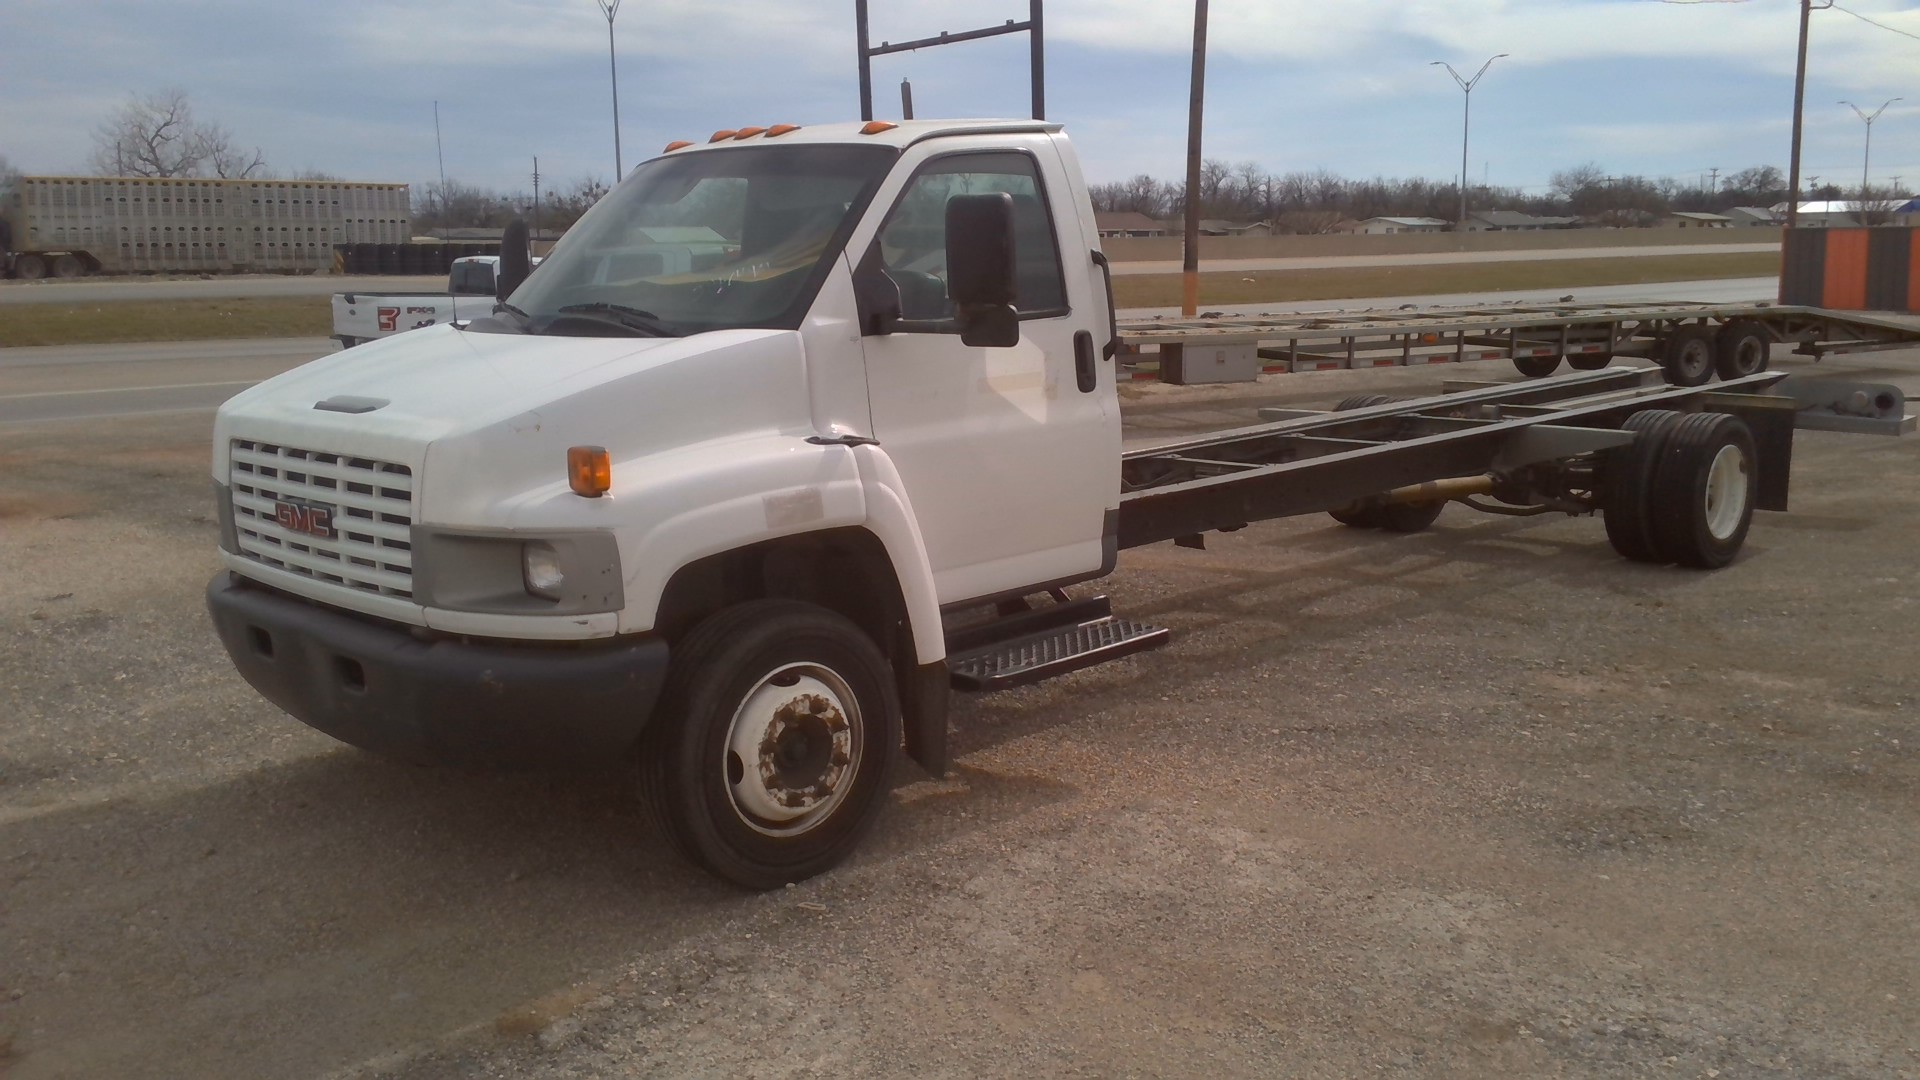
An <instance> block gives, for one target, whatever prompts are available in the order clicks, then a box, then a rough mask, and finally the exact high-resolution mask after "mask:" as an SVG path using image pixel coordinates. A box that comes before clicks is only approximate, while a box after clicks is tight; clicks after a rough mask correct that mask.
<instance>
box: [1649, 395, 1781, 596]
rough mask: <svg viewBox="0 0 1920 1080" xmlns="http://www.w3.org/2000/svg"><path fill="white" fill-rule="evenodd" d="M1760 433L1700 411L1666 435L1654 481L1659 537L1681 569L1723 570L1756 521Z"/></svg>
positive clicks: (1664, 552)
mask: <svg viewBox="0 0 1920 1080" xmlns="http://www.w3.org/2000/svg"><path fill="white" fill-rule="evenodd" d="M1757 462H1758V458H1757V456H1756V455H1755V453H1754V446H1753V431H1752V430H1751V429H1749V428H1748V427H1747V425H1746V422H1745V421H1743V420H1741V419H1740V418H1739V417H1737V416H1729V415H1727V414H1725V413H1697V414H1695V415H1693V416H1689V417H1687V418H1685V419H1683V420H1681V421H1680V422H1679V423H1678V424H1676V425H1675V426H1674V427H1673V429H1672V431H1671V433H1670V434H1669V435H1668V436H1667V444H1666V448H1665V449H1664V450H1663V451H1662V452H1661V454H1660V468H1659V470H1658V471H1657V473H1656V474H1655V477H1654V482H1653V503H1652V507H1653V515H1652V516H1653V539H1654V545H1655V546H1656V547H1657V548H1659V550H1660V554H1661V556H1662V557H1663V558H1664V559H1666V560H1668V561H1671V562H1677V563H1679V564H1680V565H1681V566H1691V567H1695V568H1698V569H1701V570H1718V569H1719V568H1721V567H1723V566H1725V565H1727V564H1728V563H1730V562H1732V561H1733V558H1734V556H1735V555H1738V554H1739V553H1740V546H1741V545H1742V544H1744V543H1746V540H1747V529H1748V527H1749V526H1750V525H1751V524H1752V523H1753V496H1754V491H1755V490H1756V488H1757V487H1758V483H1759V470H1758V468H1757V467H1756V466H1757Z"/></svg>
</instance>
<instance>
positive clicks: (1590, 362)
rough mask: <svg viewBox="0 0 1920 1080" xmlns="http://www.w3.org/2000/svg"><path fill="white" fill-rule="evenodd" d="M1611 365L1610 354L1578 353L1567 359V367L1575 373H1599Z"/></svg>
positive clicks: (1611, 357)
mask: <svg viewBox="0 0 1920 1080" xmlns="http://www.w3.org/2000/svg"><path fill="white" fill-rule="evenodd" d="M1611 363H1613V354H1612V353H1580V354H1577V355H1574V356H1569V357H1567V366H1568V367H1571V368H1572V369H1573V370H1575V371H1599V370H1600V369H1601V368H1603V367H1606V366H1607V365H1608V364H1611Z"/></svg>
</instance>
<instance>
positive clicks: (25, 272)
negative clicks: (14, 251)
mask: <svg viewBox="0 0 1920 1080" xmlns="http://www.w3.org/2000/svg"><path fill="white" fill-rule="evenodd" d="M13 276H14V277H17V278H19V279H20V280H21V281H39V280H40V279H41V278H43V277H46V276H47V260H46V259H45V258H43V257H41V256H39V255H22V256H20V257H19V258H17V259H15V260H13Z"/></svg>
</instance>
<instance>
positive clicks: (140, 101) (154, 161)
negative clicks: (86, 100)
mask: <svg viewBox="0 0 1920 1080" xmlns="http://www.w3.org/2000/svg"><path fill="white" fill-rule="evenodd" d="M93 170H94V172H95V173H97V174H99V175H101V176H154V177H168V176H217V177H220V178H223V179H227V180H243V179H246V178H247V177H251V176H259V175H262V174H264V172H265V171H266V160H265V158H263V157H262V156H261V154H260V149H259V148H258V147H255V148H253V149H252V150H247V149H244V148H242V147H239V146H236V145H235V144H234V141H233V132H231V131H229V130H227V129H226V128H224V127H222V126H220V125H219V124H213V123H201V122H200V121H197V120H195V119H194V117H193V105H192V103H190V102H189V101H188V100H187V95H186V92H185V91H183V90H162V91H159V92H157V93H152V94H147V95H145V96H136V97H131V98H129V99H128V100H127V103H126V104H124V105H122V106H120V108H119V110H118V111H116V112H115V113H114V114H113V115H112V116H109V117H108V118H107V119H106V120H105V121H103V122H102V123H101V124H100V126H99V127H97V128H95V129H94V132H93Z"/></svg>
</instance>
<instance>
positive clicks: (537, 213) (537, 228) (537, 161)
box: [533, 154, 540, 240]
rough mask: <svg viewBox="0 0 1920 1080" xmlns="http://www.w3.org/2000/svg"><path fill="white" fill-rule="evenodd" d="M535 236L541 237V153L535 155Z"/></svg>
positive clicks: (536, 237) (535, 237) (536, 238)
mask: <svg viewBox="0 0 1920 1080" xmlns="http://www.w3.org/2000/svg"><path fill="white" fill-rule="evenodd" d="M533 238H534V239H535V240H538V239H540V155H539V154H535V155H533Z"/></svg>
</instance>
